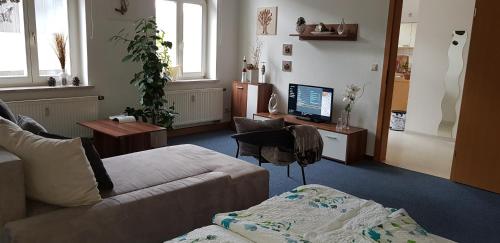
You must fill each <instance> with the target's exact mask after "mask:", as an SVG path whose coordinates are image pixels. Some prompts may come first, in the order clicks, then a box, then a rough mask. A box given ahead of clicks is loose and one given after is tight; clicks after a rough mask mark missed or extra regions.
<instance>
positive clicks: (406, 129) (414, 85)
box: [376, 0, 475, 179]
mask: <svg viewBox="0 0 500 243" xmlns="http://www.w3.org/2000/svg"><path fill="white" fill-rule="evenodd" d="M474 7H475V0H443V1H433V0H402V1H391V9H390V11H392V12H393V14H394V19H393V22H392V29H390V30H389V32H391V31H392V33H391V35H390V36H389V35H388V38H389V37H390V38H392V40H393V41H394V42H396V43H391V46H390V47H391V48H390V49H389V50H386V59H388V60H389V61H388V62H387V63H386V65H389V66H388V67H387V68H385V69H384V71H387V73H386V75H387V80H390V82H387V83H386V87H382V88H383V89H385V92H388V93H391V95H390V96H388V95H385V96H386V97H389V98H390V100H389V99H385V100H383V102H382V98H381V103H382V104H383V105H384V106H382V105H381V108H384V110H385V112H381V113H382V117H380V115H381V114H379V128H378V129H380V130H378V132H380V133H382V135H380V136H379V134H378V136H377V150H376V159H378V160H379V161H384V162H386V163H388V164H391V165H394V166H398V167H402V168H405V169H409V170H414V171H418V172H422V173H426V174H431V175H434V176H439V177H443V178H447V179H449V178H450V174H451V167H452V161H453V152H454V148H455V138H456V131H457V124H458V115H459V111H460V104H461V95H462V90H463V84H464V79H465V68H466V65H467V57H468V48H469V43H470V36H471V31H472V21H473V18H474ZM390 21H391V19H390ZM398 22H399V23H398ZM389 26H391V23H389ZM397 27H399V29H396V28H397ZM386 49H387V48H386ZM387 51H389V52H388V53H387ZM387 55H389V56H387ZM391 56H392V57H393V60H390V59H391V58H390V57H391ZM382 86H384V85H382ZM382 95H384V90H383V91H382ZM380 120H382V121H385V122H382V123H380ZM380 126H382V127H380ZM384 140H385V142H384ZM378 146H381V147H378ZM379 149H380V150H379ZM377 152H378V153H377Z"/></svg>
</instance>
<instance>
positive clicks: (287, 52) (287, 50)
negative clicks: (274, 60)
mask: <svg viewBox="0 0 500 243" xmlns="http://www.w3.org/2000/svg"><path fill="white" fill-rule="evenodd" d="M292 54H293V45H292V44H283V56H291V55H292Z"/></svg>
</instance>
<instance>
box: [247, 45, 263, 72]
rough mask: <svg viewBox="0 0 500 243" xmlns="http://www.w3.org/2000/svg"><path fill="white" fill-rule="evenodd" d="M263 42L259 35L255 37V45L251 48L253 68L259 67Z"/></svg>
mask: <svg viewBox="0 0 500 243" xmlns="http://www.w3.org/2000/svg"><path fill="white" fill-rule="evenodd" d="M262 46H263V43H262V41H261V40H260V39H259V37H257V38H255V46H254V47H252V49H251V50H250V56H251V57H252V66H253V69H256V70H257V69H259V63H260V56H261V54H262Z"/></svg>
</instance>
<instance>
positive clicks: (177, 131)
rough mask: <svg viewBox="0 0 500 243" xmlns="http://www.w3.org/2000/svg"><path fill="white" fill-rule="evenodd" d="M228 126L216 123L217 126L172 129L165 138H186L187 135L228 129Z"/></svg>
mask: <svg viewBox="0 0 500 243" xmlns="http://www.w3.org/2000/svg"><path fill="white" fill-rule="evenodd" d="M230 124H231V123H230V122H221V123H217V124H209V125H201V126H195V127H187V128H180V129H174V130H171V131H168V132H167V137H168V138H174V137H181V136H187V135H192V134H198V133H205V132H213V131H218V130H224V129H229V128H230V127H231V126H230Z"/></svg>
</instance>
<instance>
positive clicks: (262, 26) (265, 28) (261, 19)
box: [257, 7, 278, 35]
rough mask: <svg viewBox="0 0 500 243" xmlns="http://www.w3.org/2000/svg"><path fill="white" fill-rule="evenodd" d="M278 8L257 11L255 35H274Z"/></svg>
mask: <svg viewBox="0 0 500 243" xmlns="http://www.w3.org/2000/svg"><path fill="white" fill-rule="evenodd" d="M277 20H278V7H267V8H258V9H257V35H276V26H277V23H278V21H277Z"/></svg>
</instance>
